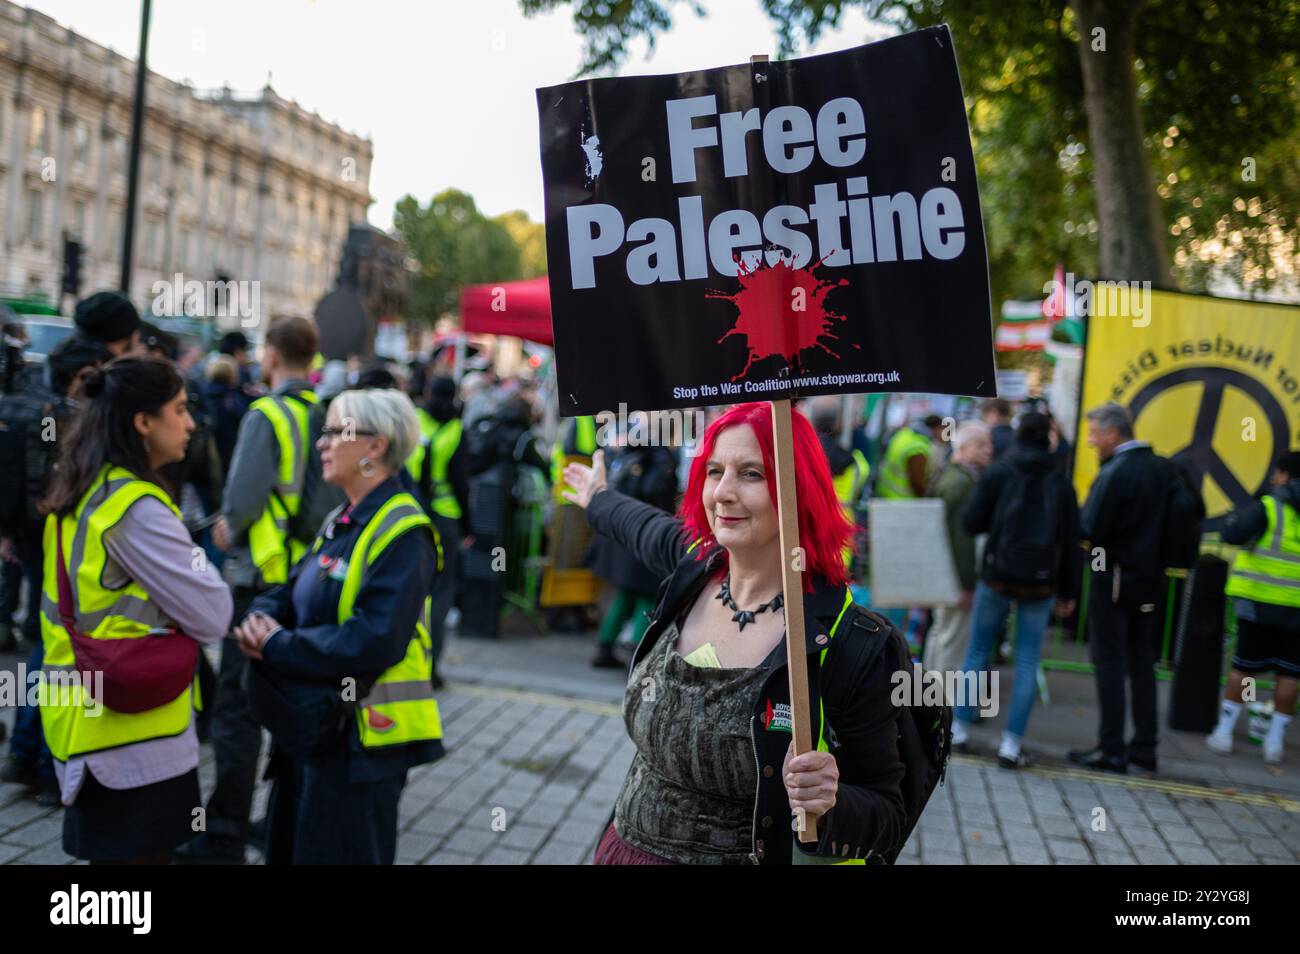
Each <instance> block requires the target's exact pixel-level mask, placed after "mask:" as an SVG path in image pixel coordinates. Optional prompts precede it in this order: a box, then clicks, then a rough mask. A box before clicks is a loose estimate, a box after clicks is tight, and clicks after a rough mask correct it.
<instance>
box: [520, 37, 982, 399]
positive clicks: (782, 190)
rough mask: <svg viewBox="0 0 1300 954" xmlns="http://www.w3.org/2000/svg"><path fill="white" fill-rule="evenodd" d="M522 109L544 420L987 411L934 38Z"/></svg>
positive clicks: (951, 97)
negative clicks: (540, 285)
mask: <svg viewBox="0 0 1300 954" xmlns="http://www.w3.org/2000/svg"><path fill="white" fill-rule="evenodd" d="M537 102H538V110H539V115H540V120H541V139H542V172H543V175H544V178H545V184H546V245H547V255H548V258H549V263H550V284H551V309H552V321H553V324H554V331H555V349H556V364H557V369H558V373H559V392H560V409H561V413H563V414H565V415H573V414H594V413H597V412H599V411H602V410H614V409H616V408H617V407H618V405H619V403H620V402H623V403H626V404H627V405H628V406H630V407H633V408H639V409H643V410H649V409H658V408H673V407H692V406H697V405H704V404H728V403H737V402H741V401H752V400H760V399H763V400H769V399H776V398H787V397H804V396H810V395H817V394H843V393H860V392H869V391H915V392H932V393H941V394H967V395H975V396H992V395H993V394H994V393H995V390H994V374H993V339H992V326H991V322H990V312H989V288H988V262H987V259H986V256H985V247H984V228H983V223H982V220H981V216H980V207H979V191H978V188H977V185H976V179H975V164H974V159H973V157H972V154H971V146H970V134H969V131H968V129H967V125H966V112H965V106H964V103H963V99H962V91H961V79H960V77H959V75H958V72H957V61H956V57H955V55H954V53H953V46H952V37H951V34H950V33H949V31H948V29H947V27H934V28H931V29H927V30H921V31H918V32H916V33H909V34H906V35H904V36H899V37H894V38H891V39H888V40H883V41H881V42H878V43H873V44H870V45H868V46H862V47H857V48H855V49H852V50H847V51H845V52H842V53H831V54H826V55H823V56H812V57H806V58H804V59H798V60H789V61H784V62H771V63H757V64H745V65H741V66H727V67H721V68H718V69H712V70H703V71H699V72H691V73H679V74H676V75H666V76H642V77H628V78H613V79H599V80H588V81H579V82H573V83H566V84H564V85H562V86H553V87H549V88H546V89H540V90H538V92H537Z"/></svg>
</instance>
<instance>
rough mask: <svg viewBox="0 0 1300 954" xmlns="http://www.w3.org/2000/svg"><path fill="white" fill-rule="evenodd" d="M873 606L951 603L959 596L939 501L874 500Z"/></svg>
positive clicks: (872, 529) (944, 604) (872, 540)
mask: <svg viewBox="0 0 1300 954" xmlns="http://www.w3.org/2000/svg"><path fill="white" fill-rule="evenodd" d="M869 508H870V509H869V513H870V527H871V605H872V607H883V608H890V609H892V608H896V607H909V606H951V605H953V604H955V603H956V602H957V600H958V598H959V596H960V586H959V585H958V582H957V571H956V569H955V568H954V567H953V563H952V551H951V549H950V548H949V546H948V529H947V527H946V526H945V525H944V519H943V501H942V500H924V499H923V500H872V501H871V502H870V504H869Z"/></svg>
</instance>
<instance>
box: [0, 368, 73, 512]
mask: <svg viewBox="0 0 1300 954" xmlns="http://www.w3.org/2000/svg"><path fill="white" fill-rule="evenodd" d="M71 408H72V405H71V404H70V403H69V402H68V401H67V400H65V399H63V398H59V397H58V396H56V395H55V394H54V393H53V392H49V391H45V390H44V389H39V390H37V389H33V390H31V391H27V392H17V393H14V394H5V395H4V396H2V397H0V461H2V462H3V465H4V466H2V467H0V530H3V531H4V532H5V533H7V534H14V535H17V534H22V533H23V532H24V531H32V532H39V529H40V526H41V524H42V522H43V520H44V518H43V517H42V515H41V514H40V512H39V511H38V510H37V509H36V506H37V504H38V503H39V502H40V499H41V498H42V497H43V496H44V495H45V493H46V491H47V490H48V489H49V485H50V477H51V474H52V472H53V469H54V460H55V451H56V450H57V448H58V446H59V445H58V442H57V440H55V439H54V437H55V436H56V435H57V436H62V435H63V433H64V431H65V429H66V426H67V423H68V420H69V418H70V416H71ZM46 438H50V439H48V440H47V439H46Z"/></svg>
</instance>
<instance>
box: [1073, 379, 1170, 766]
mask: <svg viewBox="0 0 1300 954" xmlns="http://www.w3.org/2000/svg"><path fill="white" fill-rule="evenodd" d="M1087 420H1088V444H1089V446H1091V447H1093V448H1095V449H1096V451H1097V456H1098V457H1099V458H1100V459H1101V470H1100V472H1099V473H1098V474H1097V479H1096V480H1094V481H1093V484H1092V488H1091V489H1090V490H1089V492H1088V499H1087V502H1086V503H1085V504H1084V506H1083V513H1082V515H1081V523H1082V535H1083V538H1084V540H1085V541H1086V546H1087V547H1088V548H1089V550H1090V553H1089V555H1088V562H1089V566H1090V568H1091V569H1090V572H1091V573H1092V581H1091V589H1090V591H1089V595H1088V638H1089V645H1090V647H1091V650H1092V660H1093V665H1094V667H1095V670H1096V673H1095V674H1096V679H1097V697H1098V702H1099V704H1100V707H1101V725H1100V728H1099V731H1098V736H1099V739H1098V744H1097V746H1096V747H1095V748H1092V749H1088V750H1086V751H1073V752H1070V754H1069V757H1070V761H1071V762H1074V763H1076V764H1078V765H1083V766H1085V767H1087V768H1092V769H1099V770H1101V771H1107V772H1120V773H1123V772H1127V771H1128V766H1129V765H1130V764H1132V765H1136V766H1138V767H1139V768H1142V769H1145V770H1147V771H1149V772H1154V771H1155V770H1156V676H1155V664H1156V640H1157V633H1156V620H1157V616H1156V607H1157V605H1158V604H1159V602H1160V599H1161V597H1162V594H1163V592H1164V587H1165V585H1166V583H1165V572H1164V566H1163V565H1162V560H1161V554H1160V541H1161V538H1162V536H1163V534H1164V520H1165V502H1166V499H1167V497H1168V494H1169V483H1170V469H1169V465H1168V462H1167V461H1165V459H1164V458H1161V457H1157V456H1156V454H1155V453H1154V452H1153V451H1152V450H1151V445H1150V444H1147V443H1146V442H1144V441H1139V440H1134V438H1133V422H1132V419H1131V418H1130V417H1129V414H1128V411H1127V410H1126V409H1125V408H1123V407H1122V406H1120V405H1119V404H1114V403H1110V404H1103V405H1102V406H1101V407H1098V408H1094V409H1093V410H1091V411H1089V412H1088V414H1087ZM1126 675H1127V679H1128V682H1129V683H1130V686H1131V694H1132V697H1133V738H1132V740H1131V741H1130V742H1128V743H1127V744H1125V742H1124V683H1125V676H1126Z"/></svg>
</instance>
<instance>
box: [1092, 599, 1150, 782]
mask: <svg viewBox="0 0 1300 954" xmlns="http://www.w3.org/2000/svg"><path fill="white" fill-rule="evenodd" d="M1157 637H1158V634H1157V632H1156V614H1155V613H1154V612H1150V613H1143V612H1141V611H1139V610H1138V609H1136V608H1130V607H1128V606H1123V605H1116V604H1114V603H1112V602H1111V601H1110V587H1109V586H1105V585H1099V584H1098V580H1097V579H1096V578H1094V580H1093V587H1092V590H1091V592H1090V593H1089V594H1088V641H1089V645H1090V648H1091V650H1092V662H1093V665H1094V666H1095V667H1096V677H1097V701H1098V703H1099V704H1100V707H1101V726H1100V728H1099V730H1098V736H1099V738H1098V742H1099V744H1100V746H1101V748H1102V751H1104V752H1105V753H1106V754H1107V755H1117V756H1123V755H1125V754H1126V753H1127V752H1129V751H1132V752H1136V753H1138V754H1140V755H1154V754H1155V750H1156V668H1155V667H1156V640H1157ZM1125 677H1127V680H1128V686H1129V694H1130V697H1131V700H1132V705H1133V739H1132V741H1131V742H1129V743H1128V744H1127V745H1125V743H1124V682H1125Z"/></svg>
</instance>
